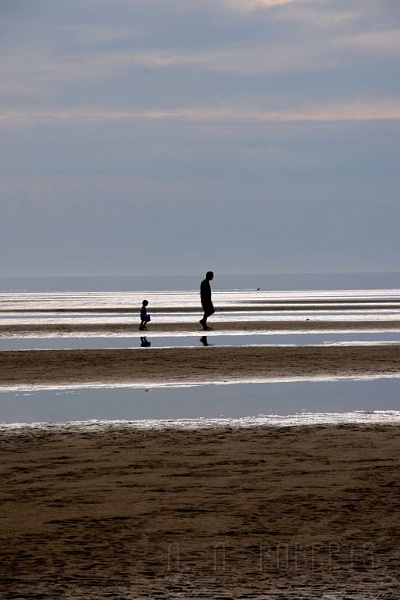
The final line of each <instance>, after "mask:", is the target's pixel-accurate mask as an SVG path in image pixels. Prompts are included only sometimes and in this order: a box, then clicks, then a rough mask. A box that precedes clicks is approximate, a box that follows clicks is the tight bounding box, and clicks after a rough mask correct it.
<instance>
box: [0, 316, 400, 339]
mask: <svg viewBox="0 0 400 600" xmlns="http://www.w3.org/2000/svg"><path fill="white" fill-rule="evenodd" d="M215 331H216V333H218V334H224V335H228V334H236V335H244V334H255V333H262V334H269V333H283V332H285V333H324V332H330V333H338V332H347V331H349V332H355V331H358V332H373V331H375V332H399V331H400V320H398V319H380V320H359V321H357V320H355V319H348V320H346V319H343V318H340V319H333V318H331V319H325V318H321V319H318V318H315V317H314V318H312V319H306V318H303V319H297V320H287V319H274V320H270V321H258V320H257V319H255V320H251V321H250V320H249V321H245V322H243V321H223V322H219V323H218V324H217V327H216V329H215ZM139 333H140V332H139V331H138V322H137V320H136V319H135V324H134V325H132V323H105V322H103V323H82V322H77V323H65V322H64V323H63V322H59V323H54V322H53V323H12V324H7V323H0V338H12V337H22V336H29V337H46V336H57V337H63V336H66V337H77V338H79V336H85V335H91V336H96V335H97V336H102V335H107V336H110V335H119V336H126V337H131V338H132V339H133V340H134V339H137V338H138V336H139ZM168 334H169V335H184V336H186V335H188V334H189V335H195V334H198V335H199V336H200V335H202V331H201V330H200V328H199V324H198V323H184V322H182V321H181V322H175V323H172V322H170V323H162V322H161V323H153V322H152V323H151V324H150V325H149V327H148V331H147V335H149V336H157V335H168Z"/></svg>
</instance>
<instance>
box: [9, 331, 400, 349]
mask: <svg viewBox="0 0 400 600" xmlns="http://www.w3.org/2000/svg"><path fill="white" fill-rule="evenodd" d="M399 342H400V332H397V331H393V332H382V331H379V332H348V333H346V332H340V333H326V334H321V333H306V334H304V333H291V334H287V333H271V334H265V333H263V334H258V333H256V334H254V333H253V332H252V333H249V334H243V335H224V334H219V333H218V332H210V333H208V334H207V336H204V335H201V333H191V334H189V333H188V334H187V335H179V334H177V335H168V334H165V335H162V334H158V335H153V334H152V333H151V332H149V333H147V332H146V335H145V336H143V334H142V335H139V334H133V335H132V336H129V337H123V336H116V335H114V336H113V335H105V336H82V337H81V336H79V337H74V336H72V335H71V336H68V337H51V336H48V337H40V338H38V337H33V336H32V337H13V338H0V350H39V349H40V350H71V349H74V348H78V349H100V348H138V347H152V348H176V347H195V346H206V345H208V346H249V345H251V346H260V345H263V346H265V345H282V344H283V345H296V346H303V345H310V344H317V345H323V344H324V345H326V344H379V343H399Z"/></svg>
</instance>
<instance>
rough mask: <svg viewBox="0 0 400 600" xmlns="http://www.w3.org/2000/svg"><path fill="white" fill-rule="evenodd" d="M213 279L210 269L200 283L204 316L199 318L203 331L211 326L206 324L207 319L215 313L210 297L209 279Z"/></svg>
mask: <svg viewBox="0 0 400 600" xmlns="http://www.w3.org/2000/svg"><path fill="white" fill-rule="evenodd" d="M212 279H214V273H213V272H212V271H207V273H206V278H205V279H203V281H202V282H201V284H200V300H201V306H202V307H203V310H204V316H203V318H202V319H200V325H201V326H202V328H203V330H204V331H209V330H210V329H211V327H208V326H207V319H208V317H211V315H213V314H214V313H215V309H214V306H213V303H212V299H211V285H210V281H212Z"/></svg>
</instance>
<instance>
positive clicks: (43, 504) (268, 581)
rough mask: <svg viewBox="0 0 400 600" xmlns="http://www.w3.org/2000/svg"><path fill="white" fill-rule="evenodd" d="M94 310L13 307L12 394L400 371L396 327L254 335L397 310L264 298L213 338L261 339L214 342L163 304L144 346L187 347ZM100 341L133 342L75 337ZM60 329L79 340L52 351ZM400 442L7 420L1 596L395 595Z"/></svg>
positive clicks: (356, 431) (289, 431)
mask: <svg viewBox="0 0 400 600" xmlns="http://www.w3.org/2000/svg"><path fill="white" fill-rule="evenodd" d="M11 301H13V298H11ZM63 301H64V299H63ZM40 302H42V300H40ZM58 308H59V309H60V310H62V306H61V305H60V306H58ZM227 308H228V307H227ZM264 308H266V307H264ZM264 308H263V310H264ZM387 308H388V306H387V305H385V307H384V309H387ZM42 309H43V306H42V305H41V306H40V307H38V310H39V311H40V310H42ZM76 309H77V310H78V309H79V307H76ZM103 309H104V307H103V306H102V307H100V308H99V314H100V313H101V312H104V310H103ZM20 310H21V311H23V310H24V307H23V306H21V307H20ZM53 310H54V306H53ZM96 310H97V309H93V310H92V309H90V311H91V312H90V311H89V312H90V315H89V317H87V316H86V317H85V318H89V320H90V322H87V321H85V320H84V319H81V317H80V316H79V315H78V316H77V318H76V319H70V317H65V316H62V315H56V314H55V313H54V312H53V313H49V315H48V317H46V318H44V317H43V315H39V317H38V318H37V319H35V318H34V317H33V316H32V315H28V318H25V317H24V316H23V315H22V316H21V314H22V313H21V314H20V315H19V316H17V317H10V318H9V317H8V316H7V315H6V314H5V313H4V315H3V317H4V318H3V322H2V323H1V324H0V337H2V338H4V339H11V338H16V339H18V338H23V337H26V338H32V339H33V341H32V346H29V348H30V349H26V350H23V349H18V350H4V351H1V352H0V388H1V389H2V390H3V391H5V390H27V389H30V388H56V387H65V388H68V387H79V386H98V385H101V386H110V387H112V386H117V385H118V386H119V385H122V386H125V385H126V386H130V385H132V386H140V387H147V386H151V385H163V384H169V385H185V384H202V383H206V382H208V383H236V382H243V381H272V380H292V379H294V380H296V379H299V380H300V379H313V378H315V379H325V378H328V379H329V378H353V377H398V376H399V375H400V344H399V343H398V342H396V341H391V338H390V336H388V341H384V342H380V343H373V341H368V342H365V343H363V342H362V341H358V342H355V343H336V344H330V343H326V344H313V343H312V341H311V342H310V343H309V344H308V345H303V344H299V345H279V344H270V345H257V343H254V339H252V337H253V334H256V333H265V334H268V333H271V332H277V333H282V332H289V333H305V334H306V333H310V334H313V333H316V332H329V333H337V332H365V333H368V334H369V333H371V332H379V333H383V332H398V331H399V329H400V321H399V320H398V319H397V315H396V314H394V313H392V314H390V315H388V313H387V312H381V311H380V309H379V310H378V312H376V313H371V314H369V313H368V308H367V306H366V307H365V311H364V309H363V311H362V313H363V314H362V315H361V314H360V313H359V312H357V314H355V315H354V314H353V315H351V314H350V313H349V317H348V318H347V313H346V314H344V313H339V312H338V313H337V314H336V313H335V314H333V313H329V314H325V315H323V314H320V313H321V312H323V311H318V314H313V315H312V317H311V318H309V317H307V315H306V314H304V315H301V312H300V311H301V310H302V308H301V307H300V306H299V311H296V314H298V316H296V317H293V316H292V318H290V317H285V315H284V314H283V313H282V315H281V316H280V317H277V316H276V315H275V316H273V317H271V318H268V319H265V318H264V320H263V319H260V320H258V319H259V317H257V315H256V311H257V310H259V308H258V307H256V306H255V307H254V310H253V311H252V312H253V313H254V315H255V316H254V318H251V319H248V320H247V321H243V320H242V319H236V320H235V319H232V318H231V317H228V316H227V317H225V318H223V319H222V318H221V319H219V320H218V319H217V317H216V318H215V328H216V332H217V333H218V334H223V335H232V336H233V335H235V334H250V335H249V345H241V346H235V345H228V346H224V345H218V336H217V337H216V338H215V339H213V336H212V335H210V336H209V338H208V341H209V343H210V345H209V346H207V347H203V346H201V345H199V339H198V338H199V337H200V336H201V335H202V332H201V331H200V330H199V326H198V322H197V316H196V315H194V316H193V321H192V322H185V320H187V316H185V317H184V318H180V317H179V315H178V316H177V317H176V318H175V317H171V315H168V318H164V317H161V313H160V316H158V315H157V311H155V314H156V317H155V319H154V323H153V322H152V323H151V325H149V329H148V332H146V333H147V335H148V337H149V339H151V337H152V336H157V333H159V334H160V335H161V336H162V335H164V336H167V335H169V334H171V336H178V335H179V336H181V335H182V336H185V337H186V338H187V340H188V344H187V346H174V347H157V346H156V345H155V344H154V345H152V346H151V347H144V348H141V347H139V342H140V339H139V338H140V335H143V334H141V332H139V331H138V329H137V322H136V321H134V322H133V321H130V320H128V321H127V320H126V319H125V317H123V318H122V319H121V321H118V320H117V319H116V318H115V316H114V315H111V317H110V320H108V318H107V317H103V316H102V317H101V318H99V319H98V320H97V319H96V318H94V317H93V314H92V313H93V311H94V312H95V311H96ZM121 310H122V309H121ZM235 310H236V308H235ZM346 310H347V309H346V308H345V311H346ZM31 312H34V310H33V311H31ZM113 312H118V311H115V310H113ZM170 312H171V313H172V312H173V310H171V311H170ZM182 312H185V311H182ZM227 312H229V310H227ZM364 313H365V317H364ZM188 314H189V313H188ZM189 318H191V317H190V316H189ZM213 325H214V323H213ZM103 335H105V336H109V337H110V338H111V339H112V336H113V335H115V336H124V337H127V338H130V337H131V338H132V347H130V343H129V344H128V347H127V348H115V349H113V348H104V347H100V348H97V349H96V348H90V349H82V348H79V343H80V339H81V338H83V337H86V336H87V337H91V336H93V337H94V336H99V337H100V338H101V336H103ZM63 336H65V337H70V338H74V339H75V341H76V345H75V344H74V346H73V348H72V349H64V350H60V349H54V348H53V349H52V341H51V340H52V337H53V338H57V337H63ZM193 336H196V337H197V336H198V337H197V339H196V338H194V337H193ZM35 337H37V338H46V337H48V338H49V349H47V350H39V349H36V350H34V349H32V347H33V348H34V344H35V343H36V342H35V341H34V338H35ZM194 339H196V344H197V346H193V344H192V343H191V341H192V340H194ZM310 339H311V340H312V339H313V338H312V336H310ZM213 343H214V344H215V345H212V344H213ZM32 401H33V402H34V399H33V398H32ZM243 403H244V405H245V403H246V398H243ZM203 425H204V424H203ZM399 450H400V429H399V426H398V425H395V424H391V425H389V424H388V425H386V424H377V423H375V424H372V423H370V424H367V423H366V424H363V425H361V424H354V423H353V424H350V423H346V424H337V425H313V426H311V425H307V426H305V425H301V426H271V425H265V424H263V425H257V426H255V425H254V424H253V425H252V426H248V427H239V426H237V427H236V426H234V425H230V426H223V425H222V424H219V425H215V423H214V424H213V426H210V425H209V424H208V425H207V426H203V427H195V426H192V427H191V428H186V429H181V428H179V427H176V428H172V427H171V428H169V426H168V427H165V428H157V429H156V428H143V427H138V426H137V427H135V426H134V425H132V424H128V423H126V424H119V425H118V424H116V423H112V422H107V423H104V424H102V425H93V424H92V425H90V426H87V425H86V426H82V425H79V424H75V425H71V424H69V425H68V424H63V425H62V426H61V427H57V426H55V425H51V424H47V425H41V426H29V425H24V426H20V427H7V426H2V427H0V459H1V462H0V464H1V484H2V485H1V492H0V497H1V512H0V598H1V600H3V598H4V600H18V599H19V600H23V599H24V600H31V599H32V600H33V599H35V600H37V599H39V598H40V599H42V600H53V599H57V598H60V599H66V600H86V599H88V598H89V599H93V600H103V599H104V600H105V599H110V598H111V599H115V600H123V599H124V600H145V599H146V600H149V599H154V598H158V599H159V600H169V599H175V598H176V599H179V600H183V599H196V600H197V599H199V600H200V599H210V600H211V599H213V600H239V599H240V600H244V599H246V600H252V599H254V600H297V599H304V600H305V599H307V600H313V599H317V598H321V599H324V600H377V599H380V600H397V599H398V598H399V597H400V577H399V573H400V541H399V540H400V517H399V510H398V506H399V503H400V487H399V485H400V480H399V475H398V474H399V466H400V464H399V463H400V458H399V456H400V452H399Z"/></svg>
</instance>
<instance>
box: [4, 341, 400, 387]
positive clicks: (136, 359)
mask: <svg viewBox="0 0 400 600" xmlns="http://www.w3.org/2000/svg"><path fill="white" fill-rule="evenodd" d="M399 373H400V344H383V343H382V344H376V345H362V344H360V345H346V346H342V345H331V346H329V345H326V346H323V345H315V346H279V345H277V346H240V347H237V348H236V347H232V346H231V347H229V346H221V347H218V346H215V347H214V346H209V347H198V348H194V347H185V348H133V349H122V350H120V349H90V350H80V349H73V350H23V351H5V352H0V385H1V386H2V387H3V388H7V387H8V388H13V387H16V388H18V387H21V386H39V387H40V386H71V385H72V386H73V385H141V386H146V385H157V384H158V385H160V384H175V385H176V384H180V385H182V384H194V383H197V384H199V383H205V382H208V383H223V382H241V381H267V380H276V379H293V378H312V377H314V378H323V377H330V378H332V377H355V376H364V377H368V376H384V375H386V376H390V375H391V376H398V375H399Z"/></svg>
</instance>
